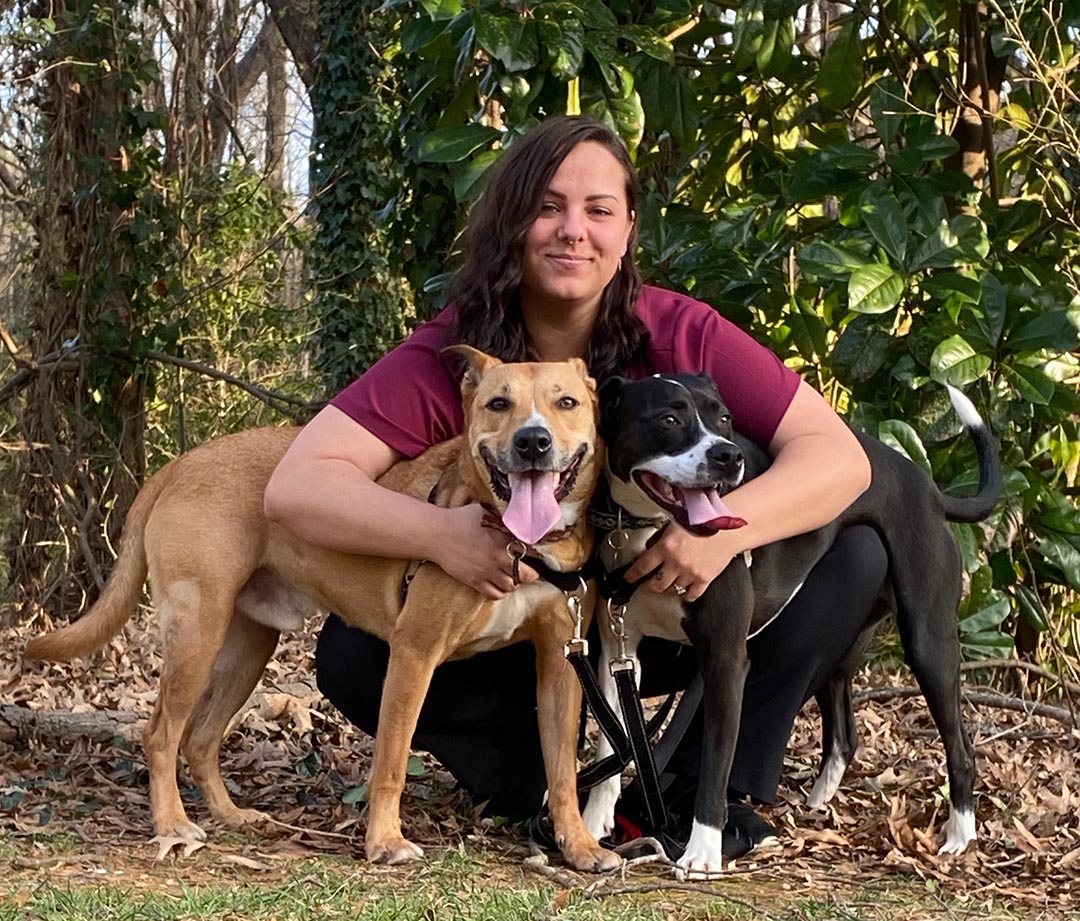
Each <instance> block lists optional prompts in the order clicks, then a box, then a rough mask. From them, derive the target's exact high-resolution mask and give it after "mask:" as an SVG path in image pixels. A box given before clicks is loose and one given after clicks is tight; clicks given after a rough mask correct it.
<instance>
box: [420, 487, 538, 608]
mask: <svg viewBox="0 0 1080 921" xmlns="http://www.w3.org/2000/svg"><path fill="white" fill-rule="evenodd" d="M441 511H442V519H443V522H442V527H440V528H439V532H438V534H437V535H436V536H435V543H434V546H433V551H432V552H431V553H430V554H429V557H428V558H429V559H430V560H431V562H433V563H437V564H438V565H439V566H440V567H441V568H442V569H443V570H444V571H445V572H446V573H447V574H448V575H451V576H453V577H454V578H455V579H457V580H458V581H459V582H462V583H464V584H465V585H468V586H469V587H470V588H473V589H475V590H476V591H477V592H479V593H480V594H481V595H483V596H484V597H485V598H492V599H495V600H498V599H500V598H505V597H506V596H507V595H508V594H510V592H512V591H513V590H514V589H515V588H516V587H517V586H516V585H515V584H514V579H513V560H512V559H511V557H510V554H509V553H508V552H507V545H508V544H510V543H511V542H513V541H514V538H512V537H511V536H510V535H509V534H507V533H506V532H505V531H501V530H499V529H498V528H495V527H492V526H490V525H486V524H484V516H485V515H486V514H487V513H486V512H485V511H484V509H483V508H482V507H481V506H480V505H477V504H473V505H465V506H462V507H461V508H450V509H442V510H441ZM518 577H519V580H520V584H525V583H527V582H535V581H536V580H537V579H538V578H539V576H538V575H537V573H536V571H535V570H534V569H532V568H531V567H529V566H527V565H526V564H525V563H520V564H519V565H518Z"/></svg>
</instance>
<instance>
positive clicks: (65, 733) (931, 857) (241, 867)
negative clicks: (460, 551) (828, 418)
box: [0, 612, 1080, 921]
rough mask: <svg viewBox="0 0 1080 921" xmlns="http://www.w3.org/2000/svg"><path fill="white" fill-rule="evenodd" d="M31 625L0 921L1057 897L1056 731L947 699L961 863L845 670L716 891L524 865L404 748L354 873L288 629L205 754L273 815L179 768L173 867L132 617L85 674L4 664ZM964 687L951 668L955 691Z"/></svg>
mask: <svg viewBox="0 0 1080 921" xmlns="http://www.w3.org/2000/svg"><path fill="white" fill-rule="evenodd" d="M46 626H47V624H46V623H45V622H44V621H38V622H34V623H30V624H24V625H23V626H22V627H21V628H20V629H15V628H8V629H6V630H4V631H2V632H3V637H2V642H0V648H2V650H3V652H2V654H0V669H2V670H3V675H4V676H5V677H4V679H3V684H4V687H5V692H4V696H3V705H4V706H3V711H0V712H2V713H6V714H7V715H8V716H11V715H12V713H13V712H14V711H13V710H12V708H13V707H15V708H31V709H33V710H35V711H39V713H41V714H44V713H45V711H58V715H57V716H56V719H54V720H52V721H49V720H48V719H46V720H44V721H42V722H40V723H39V724H38V728H36V729H31V730H29V731H27V730H25V729H19V730H18V731H13V730H12V729H11V727H10V726H9V725H8V724H6V723H5V722H4V721H3V720H2V719H0V730H3V729H4V728H5V726H6V727H7V729H6V731H5V732H4V733H3V735H4V736H5V740H4V741H0V828H2V829H3V838H2V840H0V861H2V862H3V863H4V864H6V865H7V866H8V867H9V870H8V872H7V873H6V874H5V875H4V876H3V878H2V879H0V921H5V919H8V918H27V917H28V918H49V919H53V918H56V919H61V918H65V919H66V918H83V917H93V918H95V919H98V921H101V919H106V918H139V919H141V918H188V917H214V918H237V919H241V918H242V919H256V918H260V919H261V918H268V919H269V918H275V919H288V918H308V917H311V918H314V917H319V918H324V917H327V918H329V917H348V918H365V919H367V918H370V919H373V921H381V919H388V918H421V917H422V918H432V919H439V921H441V919H444V918H447V919H449V918H468V919H472V918H476V919H486V918H500V919H501V918H516V917H521V918H535V917H550V918H554V917H559V918H568V919H570V918H574V919H591V918H597V919H600V918H603V919H605V921H620V919H630V918H635V919H637V918H643V919H644V918H648V919H652V918H656V919H683V918H704V917H708V918H726V917H740V918H741V917H758V916H763V917H768V918H781V917H783V918H883V919H884V918H888V919H903V918H930V917H963V918H968V917H978V918H980V919H996V918H1042V917H1045V918H1057V917H1063V916H1064V912H1065V910H1066V908H1067V907H1068V906H1070V904H1071V901H1072V899H1073V898H1074V895H1075V893H1074V891H1073V890H1074V889H1075V888H1076V887H1077V885H1078V884H1077V868H1078V866H1080V816H1078V809H1077V806H1078V805H1080V802H1078V800H1077V796H1076V794H1075V791H1076V790H1077V788H1078V787H1080V768H1078V766H1077V758H1076V743H1077V741H1078V735H1077V733H1076V732H1075V731H1069V730H1067V729H1064V728H1063V727H1062V725H1061V724H1060V723H1059V722H1056V721H1052V720H1048V719H1043V718H1040V717H1035V716H1031V715H1027V714H1024V713H1022V712H1015V711H1008V710H1003V709H999V708H997V707H987V706H979V707H974V706H969V707H968V708H967V710H966V713H967V719H968V723H969V726H970V728H971V730H972V733H973V735H974V737H975V741H976V747H977V751H978V759H979V760H978V765H979V782H978V793H979V799H978V820H979V835H980V837H979V841H978V845H977V847H973V848H970V849H969V851H968V852H967V853H965V854H964V855H962V856H961V857H958V858H938V857H937V856H935V850H936V843H937V842H938V841H940V838H941V826H942V824H943V822H944V820H945V817H946V814H947V807H946V801H947V793H946V791H945V789H944V772H943V755H942V750H941V746H940V741H939V740H938V738H937V736H936V733H935V732H934V731H933V729H932V724H931V723H930V720H929V716H928V714H927V712H926V709H925V707H924V706H923V704H922V700H921V698H919V697H903V696H898V695H894V694H891V693H890V692H889V691H883V690H882V689H883V688H891V687H894V686H899V685H905V684H906V685H910V682H911V678H910V675H909V674H908V673H906V672H905V671H903V670H902V669H897V670H895V671H893V670H890V669H888V668H877V669H874V670H868V671H867V672H866V673H864V674H863V675H862V676H860V679H859V690H860V691H861V692H863V693H864V695H865V694H867V693H868V692H871V691H873V692H875V693H874V694H873V696H874V697H884V698H885V699H884V700H874V701H873V702H870V701H869V700H867V701H865V702H863V703H861V704H860V705H859V708H858V713H857V718H858V724H859V727H860V733H861V742H862V748H861V750H860V754H859V756H858V759H857V762H856V764H855V765H854V766H853V767H852V769H851V770H849V772H848V774H847V776H846V778H845V781H844V783H843V786H842V789H841V792H840V794H839V795H838V797H837V799H836V801H835V802H834V803H832V804H830V806H829V807H828V808H827V809H825V810H821V811H811V810H808V809H807V808H806V807H805V805H804V804H803V801H804V799H805V795H806V792H807V791H808V790H809V787H810V784H811V781H812V777H813V769H814V767H815V765H816V759H817V756H818V752H819V750H820V743H819V740H818V738H817V733H818V728H817V719H816V714H815V713H814V712H813V708H812V707H811V708H808V712H807V713H806V714H805V715H804V716H803V717H801V718H800V721H799V723H798V725H797V727H796V731H795V735H794V738H793V741H792V746H791V749H790V759H789V764H788V770H787V773H786V776H785V779H784V784H783V787H782V789H781V795H780V800H779V801H778V803H777V804H776V805H775V806H774V807H772V808H771V809H769V810H767V811H766V813H765V814H766V815H767V817H769V818H770V819H771V820H772V821H773V822H775V823H776V824H777V825H779V826H780V827H781V829H782V830H783V832H784V834H783V842H782V847H780V848H777V849H773V850H770V851H767V852H763V853H761V854H759V855H755V857H754V859H752V860H742V861H737V862H736V863H735V864H734V865H733V866H732V867H730V868H729V871H728V872H727V873H726V874H725V875H724V877H723V878H722V879H720V880H717V881H709V882H704V883H692V884H680V883H678V882H677V881H675V880H674V879H672V877H671V875H670V873H669V871H668V868H667V867H666V866H664V865H663V864H662V863H660V862H656V861H653V862H648V863H645V864H641V865H636V866H631V867H629V868H628V869H627V870H626V871H625V873H624V874H621V875H617V876H614V877H610V878H600V879H597V878H587V877H582V876H580V875H578V874H574V873H571V872H569V871H567V870H566V869H565V868H564V867H562V865H561V863H560V861H559V858H558V856H557V855H540V856H533V857H531V858H530V857H529V856H528V855H529V850H528V844H527V841H526V838H525V836H524V835H523V833H522V830H521V829H520V828H517V827H514V826H506V825H503V824H502V823H499V822H497V821H496V822H492V821H491V820H488V819H485V820H482V821H481V820H480V819H479V818H478V812H477V810H476V808H475V807H474V804H472V803H471V802H470V801H469V800H468V798H467V797H466V796H465V795H464V794H463V793H461V792H460V791H458V790H457V789H456V788H455V787H454V784H453V780H452V778H450V777H449V775H447V774H446V773H445V771H443V770H442V769H441V768H440V767H439V766H438V765H437V764H436V763H434V762H432V761H431V760H430V759H427V758H422V757H415V758H414V759H413V760H412V762H411V764H410V774H411V781H410V784H409V786H408V789H407V791H406V797H405V801H404V816H405V822H406V827H407V833H408V834H410V835H411V837H412V838H413V839H414V840H416V841H417V842H418V843H420V844H421V845H422V846H424V848H425V851H426V852H427V855H428V857H427V859H426V860H425V861H424V862H423V863H422V864H419V865H416V866H411V867H407V868H381V867H379V868H376V867H371V866H369V865H367V864H366V863H364V861H363V859H362V846H361V845H362V828H363V812H362V809H363V800H364V786H363V781H364V776H365V772H366V768H367V765H368V761H369V757H370V750H371V749H370V744H369V740H368V739H366V738H365V737H364V736H362V735H361V734H360V733H359V732H357V731H355V730H352V729H351V728H350V727H348V726H347V725H343V723H342V722H341V720H340V719H339V718H338V717H337V715H336V714H335V712H334V711H333V710H332V709H331V708H330V707H329V706H328V705H327V704H326V702H325V701H323V700H322V699H321V698H320V696H319V694H318V692H317V691H315V690H314V689H313V682H312V675H311V653H312V647H313V642H312V635H311V634H310V633H309V634H305V635H303V636H300V637H295V638H290V639H289V640H288V641H286V642H284V643H283V644H282V648H281V649H280V650H279V652H278V654H277V655H276V656H275V658H274V661H273V662H272V663H271V665H270V668H269V670H268V673H267V675H266V679H265V680H264V682H263V685H262V687H261V689H260V691H259V692H257V694H256V695H255V697H254V698H253V700H252V702H251V705H250V706H249V707H248V708H247V709H246V710H245V711H243V713H242V715H241V717H240V718H239V720H238V722H237V725H236V727H235V729H234V731H233V732H231V734H230V735H229V736H228V739H227V740H226V744H225V748H224V750H223V754H222V758H223V764H224V771H225V775H226V777H227V779H228V781H229V783H230V785H231V788H232V790H233V792H234V794H235V796H236V798H237V800H238V801H239V802H241V803H242V804H243V805H248V806H253V807H255V808H258V809H261V810H264V811H266V812H268V813H270V814H271V815H272V816H273V817H274V818H275V819H276V820H277V821H278V822H279V823H280V824H278V825H275V826H272V827H271V828H270V829H268V830H267V831H266V832H264V833H256V832H252V833H244V834H240V833H236V832H227V831H224V830H222V829H219V828H215V827H214V825H213V823H211V822H210V821H209V819H208V818H207V816H206V814H205V811H204V809H203V807H202V803H201V802H200V800H199V795H198V791H197V790H195V789H194V788H193V787H192V785H191V782H190V779H189V778H187V776H186V774H185V773H184V772H183V771H182V772H181V785H182V789H184V791H185V797H186V798H187V802H188V803H189V805H190V812H191V815H192V817H193V818H194V819H195V821H198V822H200V823H202V824H203V825H204V827H205V828H206V829H207V830H208V831H209V832H210V841H209V843H208V844H207V845H205V846H204V847H201V848H199V849H197V850H194V851H190V852H188V853H185V852H184V850H183V849H182V848H181V847H170V844H172V842H164V843H162V842H156V843H154V842H151V838H152V834H153V832H152V829H151V826H150V819H149V810H148V799H147V775H146V770H145V766H144V762H143V758H142V753H141V749H140V747H139V744H138V733H139V730H140V725H141V724H140V721H141V719H143V718H145V716H146V715H147V714H148V713H149V710H150V707H151V705H152V701H153V697H154V683H155V676H156V671H157V661H156V654H155V651H154V649H155V644H154V631H153V621H152V618H151V617H150V616H149V615H148V614H146V613H145V612H140V614H139V615H138V616H137V617H136V618H135V619H134V620H133V621H132V623H131V624H129V626H128V627H127V628H126V629H125V631H124V633H123V634H121V636H119V637H118V638H117V639H116V640H114V641H113V643H112V644H111V645H110V646H109V647H108V648H107V649H106V650H105V651H104V652H103V653H99V654H97V655H96V656H94V657H91V658H90V659H88V660H87V661H85V662H82V663H77V664H75V665H72V666H51V667H46V666H38V665H35V666H32V667H29V668H26V669H24V670H22V672H21V673H20V671H19V668H18V651H19V649H20V648H21V646H22V644H23V643H24V642H25V637H26V635H27V633H28V632H34V631H36V630H41V629H44V628H45V627H46ZM995 674H1000V673H999V672H995ZM985 677H986V676H985V675H984V673H981V672H969V673H967V679H968V682H969V685H974V684H975V683H976V682H978V681H979V680H982V679H983V678H985ZM19 713H20V714H21V715H25V711H19ZM45 715H49V714H45ZM80 719H81V720H83V721H84V724H85V725H83V724H79V725H76V723H74V722H73V721H74V720H80ZM86 727H89V728H86ZM80 732H89V733H91V734H92V735H93V737H89V736H79V735H78V733H80Z"/></svg>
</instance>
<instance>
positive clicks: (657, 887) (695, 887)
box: [582, 878, 777, 919]
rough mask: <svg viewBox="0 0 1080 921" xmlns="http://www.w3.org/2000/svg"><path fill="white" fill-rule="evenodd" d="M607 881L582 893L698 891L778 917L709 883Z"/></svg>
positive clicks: (602, 895)
mask: <svg viewBox="0 0 1080 921" xmlns="http://www.w3.org/2000/svg"><path fill="white" fill-rule="evenodd" d="M607 881H608V880H607V878H605V879H601V880H597V881H596V882H595V883H593V884H592V885H590V886H587V887H586V888H585V889H584V890H583V891H582V895H584V896H585V897H586V898H590V899H606V898H607V897H608V896H613V895H636V894H640V893H645V892H661V891H663V892H667V891H678V892H696V893H697V894H699V895H707V896H709V897H710V898H714V899H723V900H724V901H725V902H728V903H729V904H731V905H738V906H739V907H740V908H746V909H748V910H750V911H752V912H754V914H757V915H761V917H763V918H773V919H776V918H777V916H776V915H774V914H772V913H771V912H769V911H766V910H765V909H764V908H758V906H757V905H754V904H753V903H751V902H747V901H744V900H743V899H737V898H735V897H734V896H730V895H726V894H724V893H723V892H720V891H719V890H717V889H715V888H714V887H713V886H710V885H709V884H708V883H684V882H678V881H677V880H658V881H657V882H655V883H646V884H644V885H639V886H616V887H613V888H610V889H605V888H603V885H604V883H605V882H607Z"/></svg>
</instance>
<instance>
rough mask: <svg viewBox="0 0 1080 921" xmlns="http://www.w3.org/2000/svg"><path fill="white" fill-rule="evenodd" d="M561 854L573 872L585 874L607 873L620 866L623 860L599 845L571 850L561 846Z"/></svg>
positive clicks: (568, 847)
mask: <svg viewBox="0 0 1080 921" xmlns="http://www.w3.org/2000/svg"><path fill="white" fill-rule="evenodd" d="M562 854H563V857H564V858H565V860H566V862H567V863H568V864H570V866H572V867H573V868H574V869H575V870H581V871H582V872H585V873H608V872H610V871H611V870H617V869H619V867H621V866H622V862H623V859H622V857H620V856H619V855H618V854H616V853H615V852H614V851H609V850H608V849H607V848H603V847H600V845H599V844H593V845H588V846H581V847H575V848H571V847H570V846H569V845H565V844H564V845H563V848H562Z"/></svg>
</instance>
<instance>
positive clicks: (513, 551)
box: [506, 539, 529, 585]
mask: <svg viewBox="0 0 1080 921" xmlns="http://www.w3.org/2000/svg"><path fill="white" fill-rule="evenodd" d="M528 552H529V548H528V547H526V546H525V545H524V544H523V543H522V542H521V541H520V540H516V539H515V540H512V541H510V543H508V544H507V545H506V555H507V556H508V557H510V560H511V562H512V566H511V569H510V578H511V579H513V580H514V585H521V560H522V558H523V557H524V556H525V554H526V553H528Z"/></svg>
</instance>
